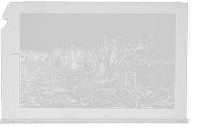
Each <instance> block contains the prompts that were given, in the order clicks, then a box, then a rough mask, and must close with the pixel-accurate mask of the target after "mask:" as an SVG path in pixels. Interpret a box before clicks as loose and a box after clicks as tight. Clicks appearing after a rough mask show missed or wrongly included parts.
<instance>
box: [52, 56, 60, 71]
mask: <svg viewBox="0 0 200 137" xmlns="http://www.w3.org/2000/svg"><path fill="white" fill-rule="evenodd" d="M60 60H61V57H60V56H59V57H58V58H57V59H56V61H55V63H54V67H56V68H60V67H61V66H62V65H61V63H60Z"/></svg>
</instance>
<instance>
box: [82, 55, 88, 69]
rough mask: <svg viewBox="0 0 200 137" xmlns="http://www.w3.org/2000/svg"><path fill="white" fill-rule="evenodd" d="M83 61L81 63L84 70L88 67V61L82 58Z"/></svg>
mask: <svg viewBox="0 0 200 137" xmlns="http://www.w3.org/2000/svg"><path fill="white" fill-rule="evenodd" d="M83 60H84V62H83V69H85V68H87V67H88V60H87V58H86V56H84V58H83Z"/></svg>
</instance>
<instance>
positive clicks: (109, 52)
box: [20, 32, 175, 109]
mask: <svg viewBox="0 0 200 137" xmlns="http://www.w3.org/2000/svg"><path fill="white" fill-rule="evenodd" d="M162 47H163V46H162V40H159V39H157V37H156V36H155V35H150V34H148V33H147V32H144V33H139V34H138V35H137V36H135V37H134V38H129V37H127V36H124V35H117V34H116V33H114V32H106V33H104V34H103V35H102V40H99V41H97V42H96V43H94V44H92V45H88V46H82V45H80V44H78V42H74V43H72V44H71V45H69V46H62V45H59V44H58V43H56V42H54V43H53V44H51V49H50V50H40V51H36V50H33V49H23V50H20V107H21V108H30V107H34V108H133V109H134V108H146V109H147V108H148V109H152V108H153V109H155V108H156V109H159V108H162V109H163V108H164V109H173V108H175V59H163V58H162V54H161V52H160V51H161V50H162Z"/></svg>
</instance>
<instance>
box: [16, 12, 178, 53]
mask: <svg viewBox="0 0 200 137" xmlns="http://www.w3.org/2000/svg"><path fill="white" fill-rule="evenodd" d="M145 31H150V32H152V33H153V34H155V35H156V36H157V37H158V38H159V39H162V40H164V41H165V42H166V44H167V45H168V46H167V47H166V48H167V49H168V50H171V53H173V52H174V51H175V34H176V16H175V14H121V13H118V14H76V13H67V14H35V13H31V14H30V13H27V14H24V13H23V14H21V16H20V48H21V50H24V49H30V50H49V49H50V47H51V46H52V44H57V45H65V46H71V44H73V43H79V44H81V45H83V46H87V45H93V43H95V42H97V41H98V40H100V39H101V37H102V35H103V34H104V33H105V32H115V33H118V34H122V35H125V36H128V37H136V36H137V35H138V34H139V33H141V32H145Z"/></svg>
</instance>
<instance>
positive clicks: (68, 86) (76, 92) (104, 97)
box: [20, 67, 174, 108]
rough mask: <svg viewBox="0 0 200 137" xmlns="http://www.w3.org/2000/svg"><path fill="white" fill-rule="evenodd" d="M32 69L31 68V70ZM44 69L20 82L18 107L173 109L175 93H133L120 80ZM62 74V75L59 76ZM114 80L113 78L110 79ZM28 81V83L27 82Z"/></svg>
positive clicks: (167, 91) (143, 91)
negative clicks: (121, 84)
mask: <svg viewBox="0 0 200 137" xmlns="http://www.w3.org/2000/svg"><path fill="white" fill-rule="evenodd" d="M32 68H33V69H34V67H32ZM51 71H52V72H53V73H51V74H49V70H48V69H46V71H45V70H43V71H40V72H38V73H41V74H42V75H40V74H38V75H40V77H35V79H34V76H33V74H32V73H31V71H30V74H29V75H32V77H31V76H27V77H28V78H29V79H27V80H21V81H20V84H21V86H20V87H21V89H20V93H21V94H20V107H61V108H173V107H174V89H168V90H166V89H165V90H163V89H154V88H152V89H151V88H146V89H140V90H138V89H133V88H131V86H130V87H128V86H126V87H123V86H119V85H120V84H119V83H120V82H119V81H120V80H119V79H117V77H116V78H115V80H108V79H103V78H96V79H95V78H94V77H93V76H92V75H91V74H85V73H77V72H70V71H60V72H57V73H56V70H51ZM61 72H62V74H61ZM35 75H36V74H35ZM113 79H114V78H113ZM29 80H30V81H29Z"/></svg>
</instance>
